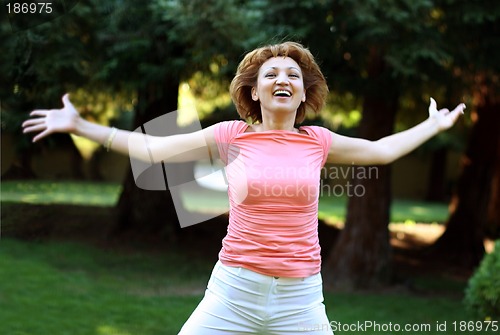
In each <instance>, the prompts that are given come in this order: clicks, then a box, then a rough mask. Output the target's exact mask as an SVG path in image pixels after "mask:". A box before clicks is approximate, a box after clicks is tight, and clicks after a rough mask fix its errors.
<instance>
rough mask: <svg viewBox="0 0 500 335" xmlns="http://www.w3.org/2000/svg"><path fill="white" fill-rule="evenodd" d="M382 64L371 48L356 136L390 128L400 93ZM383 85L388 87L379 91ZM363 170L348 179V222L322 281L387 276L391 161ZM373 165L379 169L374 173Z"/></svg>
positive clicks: (342, 283) (349, 282)
mask: <svg viewBox="0 0 500 335" xmlns="http://www.w3.org/2000/svg"><path fill="white" fill-rule="evenodd" d="M384 69H385V64H384V62H383V60H382V58H381V56H380V55H378V54H377V53H376V52H374V51H372V54H371V66H370V68H369V71H368V72H369V75H370V81H371V84H372V85H373V87H374V89H373V90H371V91H370V92H369V93H367V94H365V99H364V102H363V118H362V120H361V124H360V127H359V136H360V137H362V138H366V139H370V140H376V139H379V138H381V137H383V136H387V135H389V134H391V133H392V132H393V125H394V119H395V115H396V111H397V105H398V95H397V93H396V92H394V91H393V90H392V89H391V88H393V87H395V86H396V85H394V84H391V80H390V79H387V78H384V77H385V76H384ZM380 88H385V89H386V92H384V93H383V92H381V91H380ZM359 169H362V170H363V171H365V172H366V173H364V174H356V175H357V176H358V179H354V180H352V183H353V189H354V190H356V191H357V192H355V194H354V196H352V197H350V198H349V203H348V208H347V217H346V223H345V227H344V229H343V231H342V232H341V234H340V237H339V239H338V240H337V243H336V244H335V246H334V247H333V249H332V250H331V253H330V257H329V258H328V259H327V263H326V271H325V283H326V285H327V286H329V287H331V288H335V289H342V290H355V289H360V288H370V287H378V286H381V285H384V284H386V283H387V282H388V281H389V279H390V278H391V247H390V243H389V231H388V223H389V219H390V203H391V184H390V166H377V167H359ZM373 169H376V171H377V173H376V174H374V173H373V172H369V171H373Z"/></svg>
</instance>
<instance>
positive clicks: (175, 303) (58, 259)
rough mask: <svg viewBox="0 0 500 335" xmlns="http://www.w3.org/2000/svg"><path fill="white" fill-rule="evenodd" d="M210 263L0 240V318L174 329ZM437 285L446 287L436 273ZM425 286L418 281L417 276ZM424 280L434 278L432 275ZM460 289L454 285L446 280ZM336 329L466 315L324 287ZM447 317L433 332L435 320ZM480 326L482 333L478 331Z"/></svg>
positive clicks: (32, 326) (443, 300) (111, 332)
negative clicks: (326, 289) (438, 282)
mask: <svg viewBox="0 0 500 335" xmlns="http://www.w3.org/2000/svg"><path fill="white" fill-rule="evenodd" d="M212 266H213V263H212V262H211V261H208V260H199V259H190V258H189V257H188V256H186V255H184V254H183V253H180V252H178V250H175V249H172V250H168V251H164V252H161V253H151V252H149V253H141V252H139V251H131V250H129V251H127V252H124V251H123V250H121V251H118V250H103V249H99V248H95V247H91V246H88V245H82V244H78V243H63V242H54V241H53V242H24V241H18V240H14V239H5V238H4V239H2V241H1V245H0V281H1V283H2V285H1V286H0V305H1V306H2V308H1V313H0V324H1V325H2V334H13V335H16V334H17V335H21V334H23V335H28V334H33V335H49V334H50V335H53V334H72V335H79V334H82V335H84V334H85V335H88V334H96V335H126V334H127V335H132V334H137V335H139V334H140V335H149V334H151V335H153V334H167V335H168V334H177V332H178V330H179V329H180V327H181V326H182V324H183V322H184V321H185V320H186V319H187V318H188V316H189V315H190V313H191V312H192V311H193V309H194V308H195V307H196V305H197V304H198V302H199V300H200V299H201V298H202V294H203V290H204V287H205V284H206V281H207V280H208V277H209V275H210V271H211V268H212ZM441 281H442V282H441V284H440V285H441V286H442V287H449V286H448V285H447V283H446V282H443V281H446V280H444V279H442V280H441ZM421 285H424V286H425V283H421ZM432 285H436V283H433V284H432ZM448 290H452V291H454V292H455V293H461V290H462V287H453V286H452V287H451V288H448ZM325 304H326V307H327V311H328V314H329V317H330V320H332V321H333V323H332V324H333V325H334V326H335V327H338V331H337V332H336V334H353V333H356V332H352V331H345V328H342V327H346V325H347V326H349V327H352V326H353V325H355V326H356V327H357V326H358V325H360V324H361V325H366V324H365V322H371V323H372V325H373V327H371V328H366V327H365V328H364V329H363V331H359V330H358V332H359V333H363V334H389V332H387V331H377V329H376V328H374V327H375V325H378V327H387V326H388V325H389V323H392V325H393V326H394V325H395V324H398V325H401V326H402V327H403V325H406V324H408V325H410V326H412V327H424V326H425V325H428V326H429V327H431V328H430V329H431V331H430V332H427V331H425V332H423V331H421V332H411V333H409V334H455V333H456V332H455V331H453V328H452V326H451V325H452V322H453V321H459V320H471V316H470V315H468V314H467V313H466V312H465V311H464V308H463V307H462V304H461V298H460V297H459V296H458V297H450V296H439V295H434V294H433V295H422V296H415V295H410V294H408V293H406V292H399V293H397V292H393V293H371V292H365V293H357V294H347V293H329V292H327V293H325ZM437 322H439V323H440V324H443V323H444V322H447V325H448V327H447V328H448V329H447V331H445V332H438V331H437V329H436V324H437ZM485 334H486V333H485Z"/></svg>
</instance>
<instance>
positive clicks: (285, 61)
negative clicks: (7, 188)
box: [260, 56, 302, 72]
mask: <svg viewBox="0 0 500 335" xmlns="http://www.w3.org/2000/svg"><path fill="white" fill-rule="evenodd" d="M270 68H271V69H272V68H277V69H288V68H295V69H297V70H298V71H300V72H302V71H301V68H300V66H299V64H297V62H296V61H295V60H294V59H293V58H290V57H281V56H279V57H272V58H269V59H268V60H266V61H265V62H264V63H262V65H261V66H260V71H265V70H267V69H270Z"/></svg>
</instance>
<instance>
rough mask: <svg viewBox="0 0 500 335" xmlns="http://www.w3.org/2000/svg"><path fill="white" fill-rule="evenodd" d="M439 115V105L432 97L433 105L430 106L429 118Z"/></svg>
mask: <svg viewBox="0 0 500 335" xmlns="http://www.w3.org/2000/svg"><path fill="white" fill-rule="evenodd" d="M437 113H438V111H437V103H436V100H434V99H433V98H432V97H431V103H430V105H429V116H431V117H432V116H434V115H436V114H437Z"/></svg>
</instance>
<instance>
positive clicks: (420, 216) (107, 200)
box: [1, 181, 448, 223]
mask: <svg viewBox="0 0 500 335" xmlns="http://www.w3.org/2000/svg"><path fill="white" fill-rule="evenodd" d="M1 186H2V189H1V201H2V202H20V203H28V204H72V205H93V206H94V205H95V206H113V205H114V204H115V203H116V201H117V200H118V196H119V194H120V192H121V185H119V184H111V183H88V182H70V181H64V182H51V181H6V182H2V185H1ZM183 199H184V201H185V204H186V208H187V209H188V210H189V209H193V210H194V209H196V210H201V211H215V212H218V213H224V212H225V211H227V209H228V201H227V196H226V195H225V194H224V193H223V192H208V191H200V190H196V191H187V192H185V194H184V198H183ZM346 204H347V198H346V197H322V198H321V199H320V203H319V217H320V218H321V219H324V220H326V221H328V222H332V223H337V222H343V221H344V219H345V214H346ZM447 217H448V207H447V205H446V204H442V203H428V202H422V201H413V200H401V199H394V201H393V203H392V208H391V221H392V222H424V223H433V222H438V223H441V222H444V221H445V220H446V218H447Z"/></svg>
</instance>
